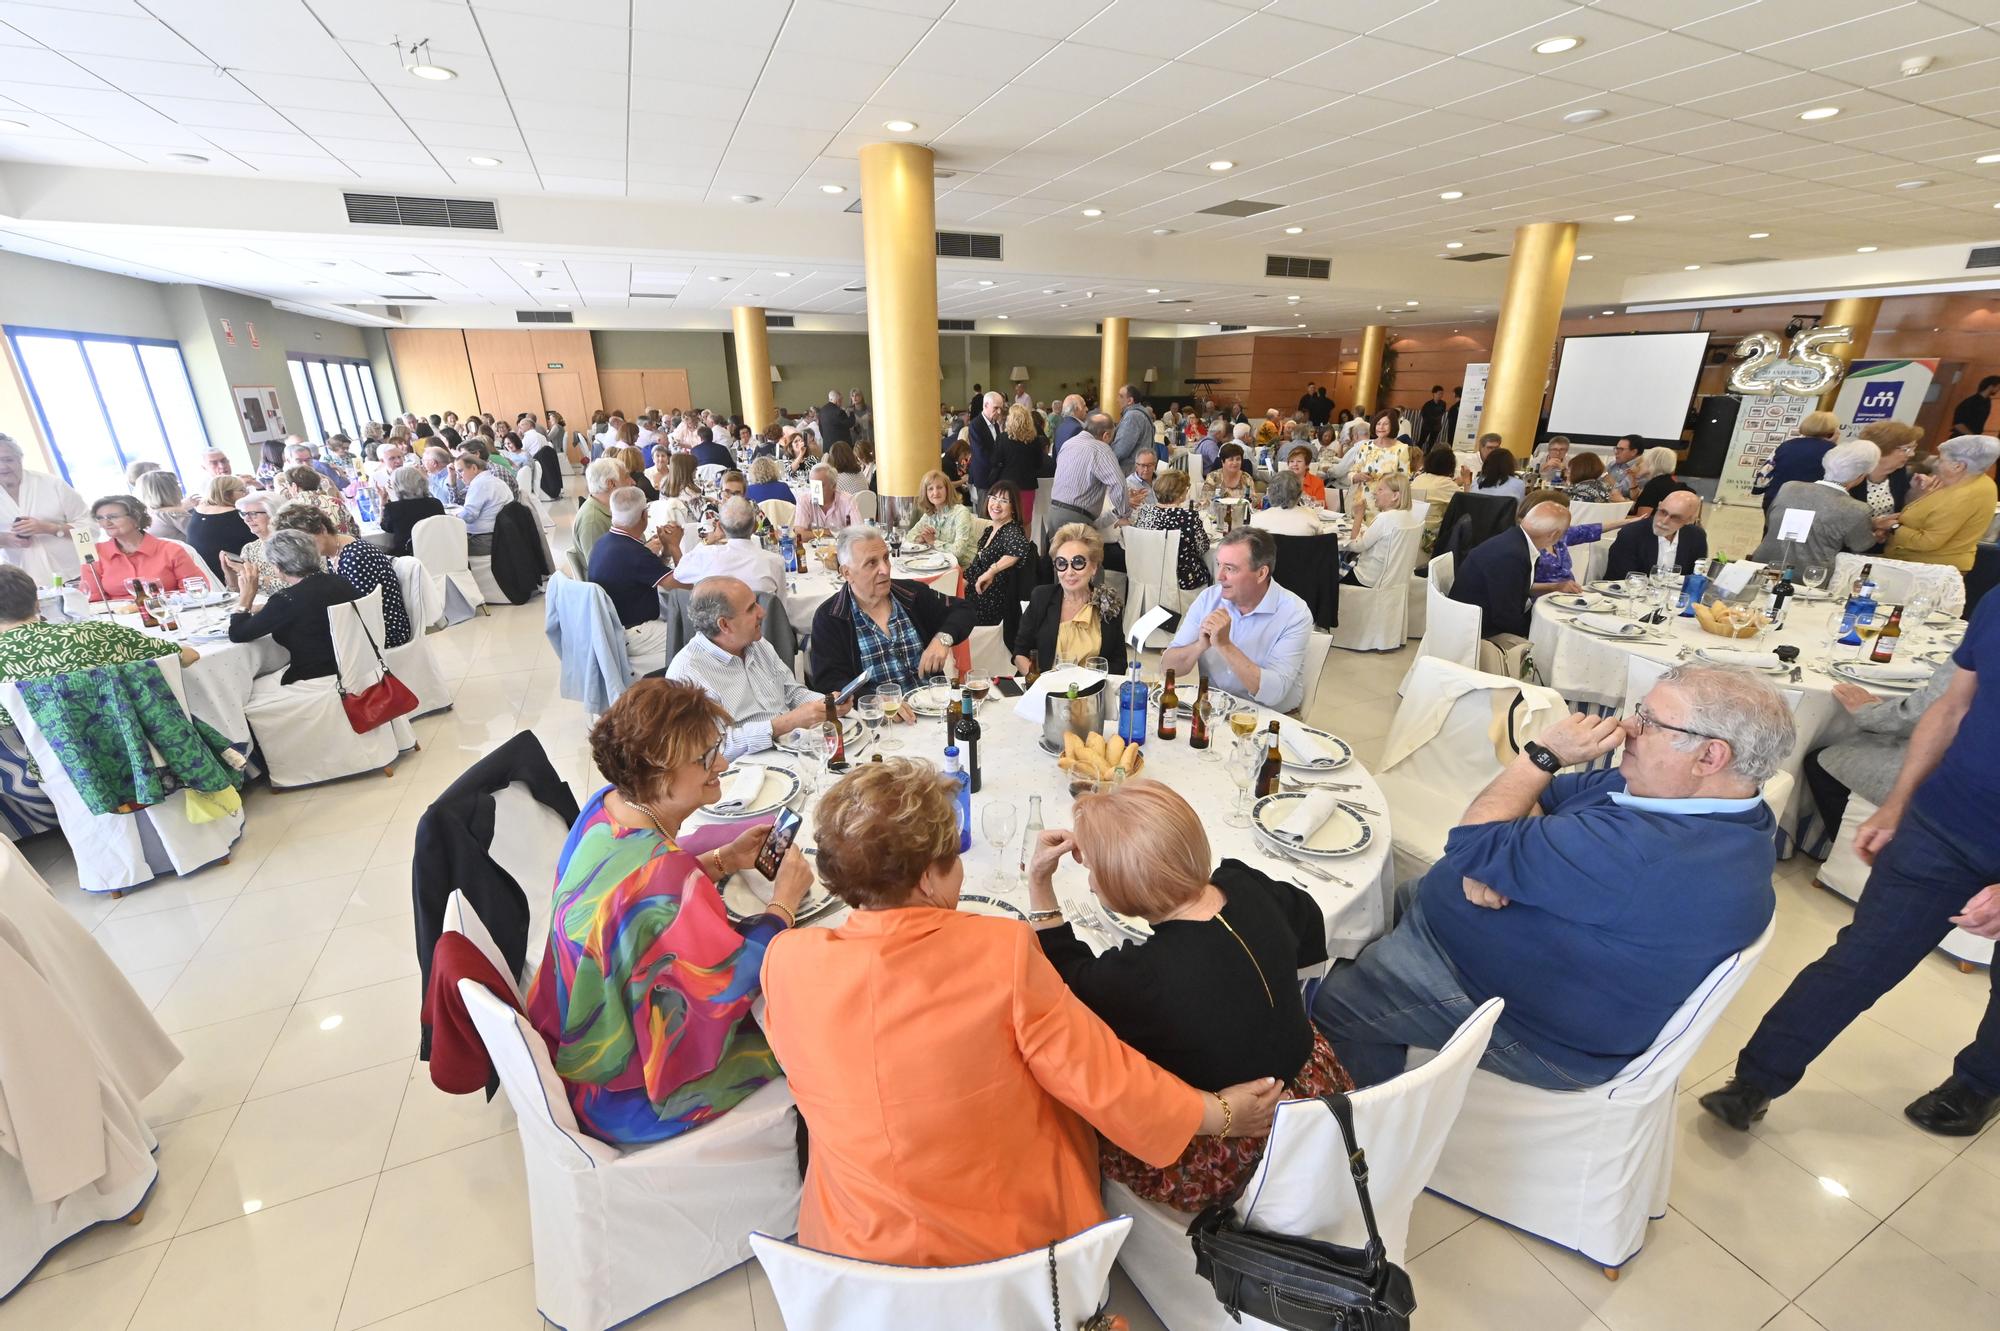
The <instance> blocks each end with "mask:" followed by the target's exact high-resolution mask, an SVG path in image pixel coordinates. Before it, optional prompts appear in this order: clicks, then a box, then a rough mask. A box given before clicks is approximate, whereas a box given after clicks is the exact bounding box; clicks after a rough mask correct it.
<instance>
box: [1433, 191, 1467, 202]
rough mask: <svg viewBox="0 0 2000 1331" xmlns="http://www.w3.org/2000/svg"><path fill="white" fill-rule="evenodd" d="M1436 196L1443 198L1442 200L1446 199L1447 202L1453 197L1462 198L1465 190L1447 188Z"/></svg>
mask: <svg viewBox="0 0 2000 1331" xmlns="http://www.w3.org/2000/svg"><path fill="white" fill-rule="evenodd" d="M1438 197H1439V198H1440V199H1443V200H1445V201H1446V202H1447V203H1449V202H1450V201H1451V200H1453V199H1462V198H1464V197H1465V191H1464V190H1462V189H1448V190H1446V191H1445V192H1444V193H1442V194H1440V195H1438Z"/></svg>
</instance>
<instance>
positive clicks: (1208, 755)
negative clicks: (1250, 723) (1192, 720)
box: [1188, 697, 1228, 763]
mask: <svg viewBox="0 0 2000 1331" xmlns="http://www.w3.org/2000/svg"><path fill="white" fill-rule="evenodd" d="M1197 709H1199V710H1200V712H1201V718H1202V723H1203V725H1204V726H1205V727H1206V728H1207V730H1208V747H1207V748H1205V749H1203V750H1202V751H1201V760H1202V761H1203V762H1205V763H1219V762H1221V761H1222V749H1223V744H1224V737H1223V736H1222V735H1220V734H1217V733H1216V729H1215V723H1216V722H1217V721H1218V720H1221V719H1222V718H1223V717H1225V716H1227V715H1228V713H1227V712H1226V711H1225V710H1224V709H1223V708H1221V707H1218V706H1216V704H1215V699H1214V698H1212V697H1211V698H1210V699H1209V700H1208V701H1206V702H1203V701H1202V700H1201V699H1200V698H1196V699H1195V700H1194V702H1192V703H1190V704H1189V705H1188V711H1189V712H1190V713H1193V712H1194V711H1196V710H1197Z"/></svg>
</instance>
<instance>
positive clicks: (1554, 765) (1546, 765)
mask: <svg viewBox="0 0 2000 1331" xmlns="http://www.w3.org/2000/svg"><path fill="white" fill-rule="evenodd" d="M1521 752H1523V753H1525V754H1527V755H1528V761H1529V762H1531V763H1533V764H1534V765H1535V766H1537V767H1539V768H1541V769H1542V770H1543V771H1544V772H1547V773H1548V774H1549V775H1550V776H1554V775H1555V774H1556V773H1557V772H1560V771H1562V767H1563V760H1562V759H1560V758H1558V757H1556V754H1555V750H1554V749H1551V748H1550V747H1549V746H1548V745H1546V744H1537V743H1535V741H1533V740H1529V741H1528V742H1527V743H1526V744H1523V745H1522V746H1521Z"/></svg>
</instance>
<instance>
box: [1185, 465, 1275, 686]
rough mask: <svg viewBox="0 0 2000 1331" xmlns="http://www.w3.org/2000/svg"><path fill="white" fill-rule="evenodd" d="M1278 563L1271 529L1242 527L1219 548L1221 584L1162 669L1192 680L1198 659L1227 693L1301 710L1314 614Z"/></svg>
mask: <svg viewBox="0 0 2000 1331" xmlns="http://www.w3.org/2000/svg"><path fill="white" fill-rule="evenodd" d="M1285 474H1286V475H1290V474H1291V473H1289V472H1287V473H1285ZM1277 562H1278V545H1277V542H1276V541H1274V540H1273V539H1272V538H1271V534H1270V533H1269V532H1266V531H1260V530H1259V529H1257V528H1255V527H1238V528H1236V529H1235V530H1234V531H1232V532H1230V533H1229V535H1227V536H1225V537H1223V538H1222V542H1221V544H1219V545H1217V546H1216V547H1215V583H1214V585H1213V586H1210V587H1205V588H1203V589H1202V592H1201V594H1200V595H1199V596H1196V597H1195V599H1194V604H1193V605H1192V606H1190V607H1189V608H1188V612H1187V614H1186V615H1184V616H1183V617H1182V619H1181V627H1180V631H1179V632H1178V633H1176V634H1175V635H1174V641H1173V644H1172V645H1171V646H1169V647H1168V648H1167V650H1166V651H1165V652H1164V653H1163V654H1162V655H1161V657H1160V668H1161V669H1163V670H1172V671H1175V672H1177V673H1178V674H1179V675H1180V676H1181V677H1182V678H1183V679H1186V678H1189V677H1190V676H1192V675H1193V673H1194V669H1195V665H1196V663H1197V662H1199V663H1200V666H1201V670H1202V673H1204V674H1206V675H1207V676H1208V680H1209V683H1211V684H1213V685H1214V686H1215V687H1216V688H1219V689H1221V690H1222V691H1223V692H1224V693H1230V694H1234V695H1235V696H1237V697H1239V698H1248V699H1250V700H1251V701H1253V702H1257V703H1260V704H1262V705H1263V706H1265V707H1268V708H1270V709H1271V710H1272V711H1274V712H1289V711H1291V710H1293V709H1294V708H1296V707H1297V706H1298V705H1299V702H1300V701H1301V700H1302V699H1303V698H1304V697H1305V692H1306V679H1305V672H1304V670H1303V666H1304V663H1305V659H1306V639H1307V637H1308V636H1309V635H1310V634H1311V633H1312V611H1311V610H1310V609H1308V608H1307V606H1306V603H1305V602H1304V601H1302V600H1300V599H1299V598H1298V597H1297V596H1296V595H1294V594H1293V593H1292V592H1290V591H1288V590H1286V589H1285V588H1283V587H1280V586H1279V585H1278V584H1277V583H1275V582H1273V581H1272V580H1271V570H1272V569H1273V568H1274V567H1275V566H1276V564H1277Z"/></svg>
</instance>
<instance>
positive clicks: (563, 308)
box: [556, 301, 569, 310]
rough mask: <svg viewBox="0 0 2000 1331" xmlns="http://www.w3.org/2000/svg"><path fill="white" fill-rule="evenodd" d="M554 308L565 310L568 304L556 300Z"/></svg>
mask: <svg viewBox="0 0 2000 1331" xmlns="http://www.w3.org/2000/svg"><path fill="white" fill-rule="evenodd" d="M556 308H557V309H559V310H566V309H568V308H569V306H567V305H565V304H563V303H562V302H561V301H557V302H556Z"/></svg>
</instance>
